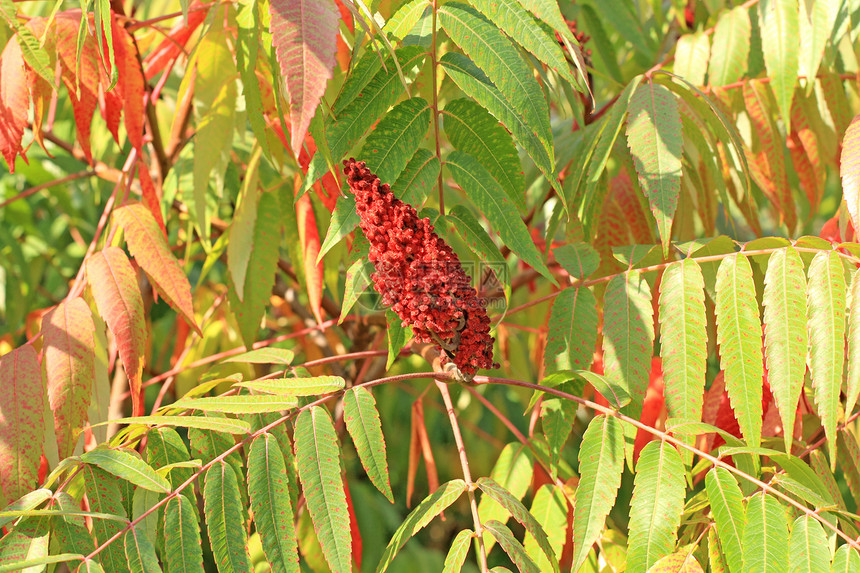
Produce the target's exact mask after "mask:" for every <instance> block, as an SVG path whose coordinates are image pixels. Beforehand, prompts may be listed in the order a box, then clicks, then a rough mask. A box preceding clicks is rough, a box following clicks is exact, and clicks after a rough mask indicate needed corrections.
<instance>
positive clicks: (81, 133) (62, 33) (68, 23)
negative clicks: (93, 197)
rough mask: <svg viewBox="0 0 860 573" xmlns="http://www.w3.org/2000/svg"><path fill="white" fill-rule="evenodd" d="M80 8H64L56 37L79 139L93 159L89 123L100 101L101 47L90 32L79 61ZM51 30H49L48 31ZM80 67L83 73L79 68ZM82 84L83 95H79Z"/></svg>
mask: <svg viewBox="0 0 860 573" xmlns="http://www.w3.org/2000/svg"><path fill="white" fill-rule="evenodd" d="M80 17H81V15H80V11H78V10H74V11H69V12H61V13H59V14H57V17H56V19H55V30H56V38H57V53H58V55H59V58H60V65H61V69H62V79H63V83H64V84H65V86H66V89H67V90H68V92H69V99H70V100H71V102H72V111H73V112H74V115H75V127H76V129H77V138H78V143H79V144H80V145H81V149H82V150H83V152H84V155H86V157H87V160H88V161H89V162H90V163H92V161H93V156H92V153H91V152H90V124H91V123H92V121H93V114H94V113H95V111H96V106H97V105H98V95H97V94H98V90H99V64H98V49H97V47H96V43H95V39H94V38H93V37H92V36H90V35H87V36H86V37H85V38H84V42H83V47H82V49H81V61H80V62H78V59H77V53H78V46H77V36H78V26H79V25H80ZM49 33H50V32H49ZM78 68H80V75H77V70H78ZM78 88H80V96H79V95H78Z"/></svg>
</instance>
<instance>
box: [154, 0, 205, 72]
mask: <svg viewBox="0 0 860 573" xmlns="http://www.w3.org/2000/svg"><path fill="white" fill-rule="evenodd" d="M209 6H211V4H210V5H209ZM207 13H208V6H207V5H206V4H203V3H202V2H200V0H195V1H194V2H193V3H192V4H191V6H189V8H188V21H187V22H186V21H185V20H179V21H178V22H177V24H176V25H175V26H174V27H173V28H172V29H171V30H170V32H168V33H167V37H166V38H164V39H163V40H162V41H161V43H160V44H158V47H156V48H155V49H154V50H152V51H151V52H150V53H149V54H147V56H146V58H144V60H143V68H144V75H145V76H146V79H147V80H151V79H152V78H154V77H155V76H156V74H158V72H160V71H161V70H163V69H164V68H165V67H167V64H168V63H169V62H170V60H172V59H174V58H176V57H178V56H179V55H180V54H182V53H183V51H185V44H186V43H187V42H188V39H189V38H190V37H191V34H193V33H194V31H195V30H196V29H197V27H198V26H199V25H200V24H202V23H203V20H205V19H206V15H207Z"/></svg>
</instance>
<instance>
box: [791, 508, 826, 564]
mask: <svg viewBox="0 0 860 573" xmlns="http://www.w3.org/2000/svg"><path fill="white" fill-rule="evenodd" d="M788 555H789V557H788V570H789V571H792V572H795V571H796V572H798V573H813V571H827V566H828V564H829V563H830V548H829V547H828V545H827V536H826V535H825V533H824V529H823V528H822V527H821V524H820V523H818V521H817V520H815V519H813V518H812V517H810V516H808V515H801V516H800V517H798V518H797V519H795V520H794V524H792V526H791V537H790V538H789V550H788Z"/></svg>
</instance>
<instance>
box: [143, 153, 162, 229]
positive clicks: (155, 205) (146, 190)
mask: <svg viewBox="0 0 860 573" xmlns="http://www.w3.org/2000/svg"><path fill="white" fill-rule="evenodd" d="M137 177H138V179H139V180H140V194H141V196H142V197H143V202H144V204H145V205H146V207H147V208H148V209H149V212H150V213H152V216H153V217H154V218H155V222H156V223H158V226H159V227H161V232H162V234H163V235H164V238H165V239H167V227H165V226H164V218H163V217H162V216H161V201H160V199H159V198H158V193H157V192H156V191H155V183H153V181H152V177H151V176H150V174H149V167H148V166H147V165H146V163H144V162H143V159H139V160H138V162H137Z"/></svg>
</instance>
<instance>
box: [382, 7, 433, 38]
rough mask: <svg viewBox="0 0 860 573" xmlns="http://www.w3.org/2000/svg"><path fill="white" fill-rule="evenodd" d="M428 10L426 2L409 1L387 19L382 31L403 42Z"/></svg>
mask: <svg viewBox="0 0 860 573" xmlns="http://www.w3.org/2000/svg"><path fill="white" fill-rule="evenodd" d="M428 9H429V5H428V4H427V1H426V0H410V1H409V2H406V3H405V4H403V5H402V6H401V7H400V8H398V10H397V12H395V13H394V15H393V16H391V18H389V19H388V21H387V22H386V23H385V26H384V27H383V28H382V31H383V32H385V33H386V34H391V35H393V36H394V37H395V38H397V39H398V40H403V39H404V38H406V36H407V35H408V34H409V32H410V31H411V30H412V28H414V27H415V24H417V23H418V20H420V19H421V17H422V16H423V15H424V13H425V12H427V11H428Z"/></svg>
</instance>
